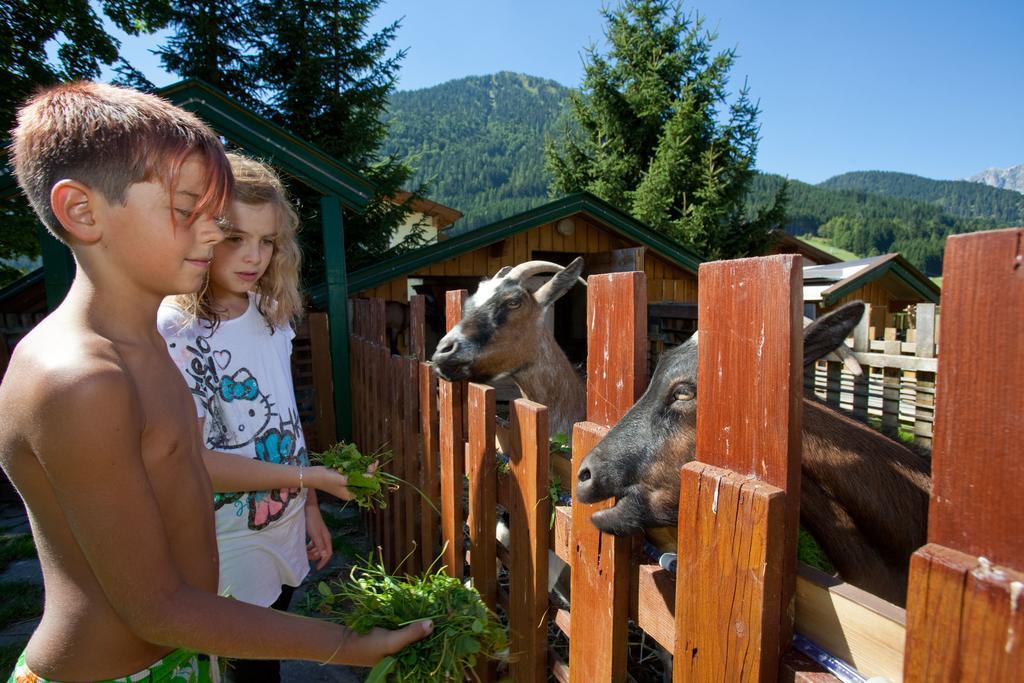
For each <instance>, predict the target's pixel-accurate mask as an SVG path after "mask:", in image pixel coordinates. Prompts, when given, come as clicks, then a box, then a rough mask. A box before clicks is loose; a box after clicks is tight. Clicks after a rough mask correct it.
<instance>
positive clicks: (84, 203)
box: [0, 83, 431, 681]
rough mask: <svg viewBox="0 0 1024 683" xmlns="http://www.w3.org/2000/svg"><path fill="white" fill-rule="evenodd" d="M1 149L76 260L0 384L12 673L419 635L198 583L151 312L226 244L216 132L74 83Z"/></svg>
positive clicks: (199, 554) (177, 394) (112, 669)
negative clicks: (9, 527) (10, 548)
mask: <svg viewBox="0 0 1024 683" xmlns="http://www.w3.org/2000/svg"><path fill="white" fill-rule="evenodd" d="M12 150H13V157H14V166H15V171H16V173H17V176H18V181H19V183H20V184H21V187H22V189H23V190H24V192H25V193H26V195H28V197H29V200H30V201H31V203H32V206H33V208H34V209H35V211H36V213H37V214H38V215H39V217H40V219H41V220H42V221H43V222H44V224H45V225H46V226H47V228H49V229H50V231H51V232H52V233H53V234H54V235H56V236H57V237H58V238H59V239H61V240H63V241H64V242H65V243H67V244H68V245H69V246H70V247H71V250H72V252H73V254H74V256H75V261H76V264H77V274H76V276H75V279H74V282H73V283H72V285H71V289H70V291H69V292H68V295H67V297H66V299H65V300H64V302H63V303H62V304H61V305H60V306H59V307H58V308H57V309H56V310H55V311H54V312H53V313H51V314H50V315H49V316H48V317H47V318H46V319H45V320H43V321H42V322H41V323H40V324H39V325H38V326H37V327H36V328H35V329H34V330H33V331H32V332H31V333H29V335H28V336H26V337H25V339H24V340H23V341H22V342H21V343H20V344H19V345H18V347H17V349H16V350H15V352H14V354H13V357H12V358H11V362H10V366H9V368H8V370H7V374H6V376H5V377H4V380H3V384H2V385H0V415H2V416H3V418H2V421H0V464H2V465H3V469H4V471H5V472H6V474H7V476H8V477H9V478H10V480H11V481H12V482H13V483H14V485H15V487H16V488H17V490H18V492H19V493H20V495H21V497H22V498H23V500H24V502H25V506H26V508H27V510H28V514H29V519H30V521H31V524H32V533H33V536H34V538H35V542H36V547H37V549H38V552H39V558H40V561H41V563H42V568H43V578H44V585H45V609H44V612H43V617H42V622H41V623H40V625H39V627H38V628H37V629H36V631H35V633H34V634H33V635H32V638H31V640H30V641H29V643H28V646H27V648H26V650H25V653H24V655H23V660H22V667H24V666H26V665H27V668H28V669H30V670H31V672H32V673H34V674H35V675H37V676H38V677H39V678H40V679H49V680H72V681H81V680H100V679H113V678H118V677H123V676H127V675H131V674H134V673H136V672H140V671H145V670H146V669H147V668H150V667H154V665H155V666H156V667H157V668H159V667H160V666H163V665H165V664H166V663H167V662H177V661H183V662H185V664H183V666H185V667H189V666H192V667H194V666H196V665H197V664H199V665H201V662H198V660H197V659H196V658H194V657H193V656H192V654H191V653H193V652H202V653H210V654H216V655H222V656H227V657H239V658H245V659H260V658H267V659H307V660H312V661H318V662H337V663H342V662H343V663H349V664H357V665H363V666H367V665H372V664H374V663H375V662H376V661H378V660H379V659H380V658H381V657H383V656H384V655H386V654H390V653H392V652H396V651H398V650H400V649H401V648H402V647H404V646H405V645H407V644H409V643H410V642H412V641H414V640H417V639H419V638H422V637H423V636H425V635H427V633H429V631H430V628H431V625H430V624H429V622H419V623H416V624H412V625H410V626H408V627H406V628H404V629H402V630H399V631H383V630H378V631H374V632H373V633H370V634H368V635H367V636H362V637H361V636H357V635H355V634H353V633H351V632H350V631H347V630H346V629H344V628H343V627H340V626H338V625H336V624H332V623H328V622H325V621H320V620H315V619H309V618H304V617H299V616H294V615H289V614H285V613H281V612H274V611H272V610H269V609H263V608H259V607H255V606H252V605H248V604H245V603H242V602H238V601H235V600H230V599H226V598H222V597H218V596H217V595H216V594H215V593H216V590H217V547H216V537H215V534H214V521H213V496H212V490H211V483H210V478H209V476H208V474H207V471H206V469H205V468H204V464H203V459H202V450H201V439H200V434H199V431H198V422H197V421H196V419H195V409H194V407H193V402H192V399H191V397H190V395H189V391H188V388H187V387H186V386H185V384H184V382H182V381H181V375H180V373H179V372H178V370H177V368H176V367H175V366H174V364H173V363H172V361H171V359H170V358H169V357H168V355H167V350H166V346H165V344H164V341H163V339H162V338H161V336H160V334H159V333H158V331H157V328H156V313H157V307H158V306H159V304H160V301H161V300H162V299H163V298H164V297H165V296H167V295H170V294H176V293H183V292H188V291H194V290H196V289H197V288H199V287H200V286H201V285H202V283H203V279H204V277H205V275H206V271H207V268H208V266H209V260H210V258H211V256H212V253H213V246H214V244H216V243H217V242H218V241H220V240H221V239H222V237H223V235H222V233H221V231H220V229H219V228H218V227H217V224H216V222H215V217H216V216H218V215H219V213H220V211H221V209H222V208H223V206H224V203H225V199H226V197H227V196H228V194H229V192H230V186H231V174H230V170H229V168H228V165H227V161H226V160H225V158H224V152H223V149H222V148H221V145H220V142H219V141H218V140H217V138H216V136H215V135H214V134H213V133H212V132H211V131H210V130H209V129H208V128H206V126H204V125H203V124H202V123H201V122H199V120H198V119H196V118H195V117H193V116H192V115H191V114H188V113H186V112H183V111H181V110H179V109H177V108H175V107H173V106H171V105H170V104H167V103H166V102H164V101H162V100H160V99H159V98H156V97H154V96H151V95H143V94H141V93H137V92H134V91H131V90H125V89H120V88H115V87H113V86H107V85H101V84H94V83H74V84H67V85H61V86H57V87H55V88H52V89H50V90H48V91H45V92H43V93H41V94H39V95H37V96H36V97H35V98H34V99H33V100H31V101H30V102H29V103H28V104H27V105H26V106H25V107H24V108H23V109H22V110H21V112H20V113H19V116H18V127H17V128H16V129H15V130H14V132H13V143H12ZM186 680H201V679H200V678H197V677H194V676H193V677H192V678H186Z"/></svg>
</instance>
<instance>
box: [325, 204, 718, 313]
mask: <svg viewBox="0 0 1024 683" xmlns="http://www.w3.org/2000/svg"><path fill="white" fill-rule="evenodd" d="M577 213H585V214H587V215H588V216H590V217H592V218H594V219H596V220H597V221H598V222H599V223H600V224H601V225H602V226H603V227H606V228H608V229H609V230H612V231H613V232H616V233H618V234H620V235H622V236H625V237H628V238H629V239H632V240H634V241H636V242H639V243H640V244H641V245H643V246H645V247H647V248H649V249H651V250H652V251H653V252H655V253H656V254H658V255H659V256H661V257H663V258H665V259H667V260H669V261H671V262H672V263H674V264H675V265H678V266H679V267H681V268H683V269H685V270H687V271H689V272H691V273H696V272H697V267H698V266H699V265H700V264H701V263H703V262H704V259H703V258H701V257H700V256H698V255H697V254H696V253H694V252H693V251H691V250H689V249H687V248H686V247H684V246H682V245H680V244H677V243H676V242H673V241H671V240H669V239H668V238H666V237H664V236H662V235H660V234H658V233H656V232H654V231H653V230H652V229H651V228H649V227H647V226H646V225H644V224H643V223H641V222H640V221H638V220H636V219H635V218H633V217H632V216H630V215H628V214H626V213H624V212H622V211H620V210H619V209H616V208H615V207H614V206H612V205H611V204H609V203H607V202H605V201H604V200H602V199H599V198H597V197H595V196H594V195H592V194H590V193H589V192H577V193H574V194H571V195H567V196H565V197H562V198H561V199H556V200H554V201H552V202H548V203H547V204H544V205H542V206H538V207H536V208H534V209H530V210H529V211H524V212H522V213H518V214H516V215H514V216H511V217H509V218H506V219H504V220H500V221H497V222H495V223H491V224H489V225H484V226H481V227H479V228H475V229H473V230H470V231H469V232H465V233H462V234H461V235H456V236H453V237H451V238H449V239H447V240H444V241H443V242H437V243H435V244H430V245H427V246H425V247H422V248H420V249H416V250H415V251H411V252H408V253H405V254H401V255H399V256H395V257H393V258H390V259H388V260H386V261H383V262H381V263H378V264H375V265H373V266H368V267H366V268H362V269H360V270H357V271H355V272H353V273H350V274H349V278H348V292H349V296H352V295H354V294H356V293H357V292H361V291H363V290H366V289H370V288H372V287H376V286H377V285H380V284H383V283H385V282H388V281H390V280H392V279H394V278H396V277H401V276H403V275H408V274H409V273H413V272H415V271H417V270H420V269H421V268H424V267H425V266H429V265H431V264H433V263H438V262H441V261H447V260H448V259H451V258H455V257H457V256H460V255H462V254H465V253H467V252H470V251H473V250H476V249H480V248H481V247H486V246H489V245H491V244H494V243H496V242H500V241H501V240H503V239H505V238H506V237H509V236H511V235H515V234H517V233H520V232H523V231H525V230H530V229H532V228H536V227H539V226H541V225H544V224H545V223H551V222H553V221H558V220H560V219H562V218H567V217H569V216H572V215H574V214H577ZM317 294H318V292H314V293H313V297H314V299H315V298H316V296H317ZM320 294H321V295H322V292H320Z"/></svg>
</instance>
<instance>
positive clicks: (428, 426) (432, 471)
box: [418, 363, 441, 567]
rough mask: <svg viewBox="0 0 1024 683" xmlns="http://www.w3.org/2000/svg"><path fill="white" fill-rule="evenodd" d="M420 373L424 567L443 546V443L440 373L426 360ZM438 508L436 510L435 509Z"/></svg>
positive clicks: (421, 539)
mask: <svg viewBox="0 0 1024 683" xmlns="http://www.w3.org/2000/svg"><path fill="white" fill-rule="evenodd" d="M418 371H419V376H420V448H421V452H422V460H421V462H420V490H421V491H422V492H423V495H424V496H425V499H424V500H421V501H420V557H421V558H422V561H423V566H424V567H429V566H431V565H432V564H433V563H434V560H435V559H436V558H437V556H438V554H439V552H440V549H439V547H438V538H439V537H440V528H441V519H440V516H439V514H438V512H437V511H436V510H440V509H441V481H440V464H439V460H440V455H439V453H440V446H439V444H438V420H439V418H438V412H437V391H438V388H437V382H438V380H437V375H435V374H434V372H433V370H432V369H431V367H430V366H429V365H427V364H426V363H420V364H419V368H418ZM435 509H436V510H435Z"/></svg>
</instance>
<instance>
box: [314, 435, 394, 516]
mask: <svg viewBox="0 0 1024 683" xmlns="http://www.w3.org/2000/svg"><path fill="white" fill-rule="evenodd" d="M392 457H393V456H392V453H391V451H385V450H378V451H376V452H374V453H369V454H363V453H360V452H359V449H358V448H356V445H355V444H353V443H345V442H344V441H341V442H339V443H336V444H334V445H333V446H331V447H330V448H328V449H327V450H326V451H324V452H323V453H319V454H317V455H316V456H314V458H315V460H317V461H319V462H320V463H322V464H323V465H324V466H325V467H330V468H331V469H333V470H337V471H338V472H340V473H341V474H343V475H345V478H346V479H348V490H349V491H351V492H352V495H353V496H354V497H353V499H352V500H353V501H354V502H355V503H356V505H358V506H359V507H360V508H363V509H364V510H375V509H380V508H386V507H387V506H388V505H387V501H386V500H385V499H384V492H385V491H388V490H394V489H396V488H398V484H399V483H400V482H401V480H400V479H399V478H398V477H396V476H395V475H393V474H391V473H389V472H386V471H384V466H385V465H387V463H388V462H390V461H391V458H392ZM374 463H376V467H377V468H376V469H375V470H374V471H373V472H371V471H370V468H371V467H372V466H373V465H374Z"/></svg>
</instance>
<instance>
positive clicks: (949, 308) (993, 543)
mask: <svg viewBox="0 0 1024 683" xmlns="http://www.w3.org/2000/svg"><path fill="white" fill-rule="evenodd" d="M944 263H945V265H944V277H943V293H942V351H941V353H940V354H939V368H940V370H939V373H938V376H939V378H940V379H939V386H938V391H937V395H936V406H935V436H934V442H933V443H934V448H933V451H932V498H931V505H930V507H929V522H928V545H926V546H924V547H923V548H921V549H920V550H919V551H917V552H916V553H915V554H914V556H913V558H912V559H911V565H910V588H909V591H908V595H907V647H906V658H905V660H904V680H906V681H957V680H973V681H1019V680H1021V676H1022V672H1024V606H1022V605H1021V600H1020V598H1021V593H1022V592H1024V533H1022V532H1021V530H1022V529H1024V505H1021V504H1020V502H1019V496H1020V491H1021V481H1022V480H1024V457H1022V456H1024V452H1022V449H1021V445H1020V443H1021V442H1020V438H1021V433H1022V432H1024V392H1022V391H1020V389H1019V387H1020V386H1021V384H1022V383H1024V353H1021V346H1022V344H1024V228H1015V229H1010V230H996V231H991V232H981V233H973V234H967V235H955V236H953V237H950V238H949V239H948V240H947V241H946V256H945V261H944ZM980 335H984V339H985V346H984V348H979V345H978V339H979V336H980Z"/></svg>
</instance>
